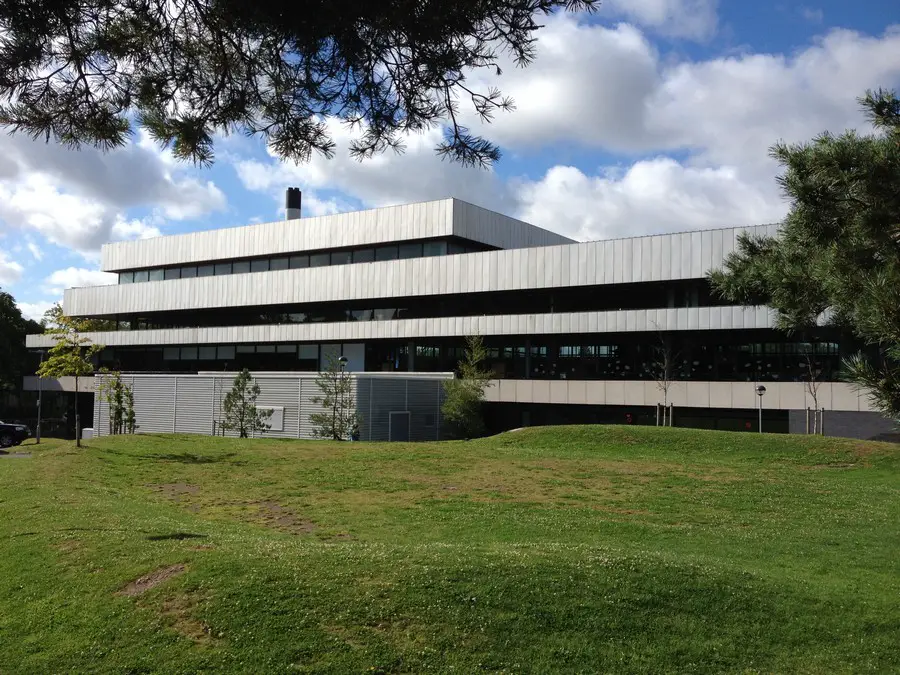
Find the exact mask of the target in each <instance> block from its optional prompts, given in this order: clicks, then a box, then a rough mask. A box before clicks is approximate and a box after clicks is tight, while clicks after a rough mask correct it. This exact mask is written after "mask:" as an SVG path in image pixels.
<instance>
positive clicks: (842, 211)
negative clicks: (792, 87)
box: [710, 91, 900, 418]
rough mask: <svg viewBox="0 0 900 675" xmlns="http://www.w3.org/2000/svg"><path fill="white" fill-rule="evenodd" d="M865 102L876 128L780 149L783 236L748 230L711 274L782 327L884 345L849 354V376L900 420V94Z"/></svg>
mask: <svg viewBox="0 0 900 675" xmlns="http://www.w3.org/2000/svg"><path fill="white" fill-rule="evenodd" d="M860 103H861V105H862V106H863V108H864V110H865V111H866V112H867V114H868V116H869V119H870V120H871V121H872V122H873V124H874V125H875V127H876V133H874V134H870V135H860V134H857V133H855V132H852V131H848V132H846V133H844V134H843V135H841V136H833V135H831V134H829V133H824V134H822V135H820V136H819V137H817V138H815V139H814V140H813V141H811V142H809V143H801V144H797V145H787V144H783V143H779V144H777V145H775V146H774V147H773V149H772V155H773V157H775V158H776V159H777V160H778V162H779V163H780V164H781V165H782V167H784V173H783V174H782V175H781V176H780V177H779V179H778V180H779V183H780V185H781V187H782V188H783V190H784V193H785V194H786V195H787V197H788V198H789V199H790V201H791V210H790V213H789V214H788V216H787V217H786V218H785V220H784V222H783V223H782V227H781V231H780V233H779V234H778V236H777V237H772V238H760V237H753V236H749V235H744V236H742V237H741V239H740V241H739V246H738V250H737V251H736V252H735V253H733V254H732V255H731V256H729V257H728V258H727V260H726V261H725V265H724V268H723V269H722V270H718V271H715V272H713V273H712V274H711V275H710V278H711V281H712V283H713V286H714V287H715V288H716V289H717V290H718V291H719V292H720V293H721V294H722V295H723V296H724V297H726V298H728V299H730V300H731V301H734V302H740V303H744V304H767V305H769V306H771V307H773V308H774V309H775V310H776V312H777V316H778V325H779V326H780V327H781V328H784V329H787V330H789V331H795V332H800V331H803V330H808V329H809V328H810V327H814V326H816V325H819V324H822V323H829V324H833V325H838V326H842V327H845V328H846V329H848V330H850V331H852V332H853V334H855V335H856V336H857V337H858V338H860V339H861V340H862V341H863V342H864V343H866V344H868V345H870V346H872V347H873V348H876V349H877V351H878V352H879V354H878V357H877V358H873V357H871V356H867V355H864V354H859V355H856V356H854V357H853V358H851V359H849V361H848V362H847V363H846V364H845V366H846V374H847V377H848V378H849V379H850V380H851V381H853V382H856V383H858V384H859V385H861V386H863V387H865V388H867V389H868V390H870V391H871V392H872V394H873V399H874V401H875V402H876V404H877V405H878V407H879V408H880V409H881V410H882V411H883V412H884V413H886V414H887V415H889V416H892V417H894V418H900V99H898V98H897V97H896V95H895V94H894V93H892V92H887V91H877V92H869V93H867V94H866V96H865V97H863V98H862V99H860Z"/></svg>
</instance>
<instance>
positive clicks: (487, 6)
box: [0, 0, 598, 165]
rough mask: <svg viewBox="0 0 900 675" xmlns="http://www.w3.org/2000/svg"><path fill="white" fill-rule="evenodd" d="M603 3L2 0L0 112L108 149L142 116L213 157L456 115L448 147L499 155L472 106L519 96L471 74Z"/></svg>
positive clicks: (23, 126) (20, 124)
mask: <svg viewBox="0 0 900 675" xmlns="http://www.w3.org/2000/svg"><path fill="white" fill-rule="evenodd" d="M597 1H598V0H454V1H453V2H439V1H435V0H431V1H425V2H423V1H422V0H390V1H389V2H358V1H348V0H291V1H288V0H266V1H265V2H259V1H251V0H43V1H41V2H35V1H34V0H0V35H2V36H3V39H2V40H0V98H3V99H4V100H5V101H6V103H4V104H2V105H0V123H2V124H5V125H7V126H9V127H10V128H11V129H13V130H21V131H24V132H25V133H27V134H29V135H31V136H33V137H35V138H41V139H50V138H53V139H55V140H57V141H59V142H61V143H64V144H66V145H69V146H74V147H77V146H79V145H80V144H82V143H87V144H91V145H95V146H98V147H102V148H111V147H115V146H119V145H122V144H123V143H124V142H125V140H126V139H127V137H128V135H129V133H130V132H131V130H132V125H133V124H136V125H137V126H140V127H143V128H144V129H146V130H147V131H149V133H150V134H151V136H152V137H153V138H154V139H156V140H157V141H159V142H160V143H163V144H166V145H168V146H170V147H171V148H172V151H173V152H174V154H175V156H176V157H179V158H182V159H189V160H192V161H195V162H199V163H202V164H205V163H209V162H211V161H212V160H213V136H214V134H217V133H228V132H233V131H241V132H243V133H246V134H248V135H257V136H260V137H262V138H263V139H265V141H266V142H267V143H268V144H269V145H270V147H271V148H272V149H273V150H274V152H275V153H276V154H277V155H278V156H280V157H282V158H285V159H291V160H294V161H306V160H308V159H309V157H310V155H311V153H312V152H314V151H315V152H319V153H322V154H324V155H326V156H330V155H331V154H332V152H333V150H334V143H333V141H332V139H331V137H330V135H329V133H328V130H327V127H326V124H325V122H324V119H323V118H324V117H325V116H337V117H338V118H340V119H342V120H344V121H346V122H347V123H348V124H350V125H354V126H356V127H359V128H360V129H361V130H362V133H361V135H360V137H359V139H358V140H357V141H356V142H354V143H353V145H352V146H351V148H350V152H351V153H352V154H353V155H354V156H356V157H358V158H364V157H369V156H371V155H372V154H373V153H377V152H380V151H383V150H385V149H386V148H394V149H401V148H402V145H401V136H400V134H402V133H403V132H407V131H412V132H415V131H421V130H424V129H428V128H430V127H433V126H434V125H435V124H441V123H444V124H447V133H446V140H445V141H444V142H443V143H442V144H441V145H440V146H439V148H438V151H439V152H440V153H442V154H443V155H444V156H447V157H450V158H451V159H454V160H457V161H460V162H462V163H464V164H480V165H484V164H489V163H491V162H493V161H495V160H496V159H497V158H498V157H499V151H498V150H497V148H496V147H495V146H494V145H493V144H491V143H490V142H488V141H487V140H485V139H483V138H480V137H478V136H476V135H473V134H471V133H470V132H469V130H468V129H466V127H465V126H463V124H462V123H461V122H460V118H459V114H460V103H463V102H467V104H468V105H470V106H471V107H472V108H473V109H474V111H475V112H476V113H477V115H478V116H479V117H480V118H482V119H484V120H489V119H490V118H491V116H492V114H493V113H494V111H496V110H498V109H499V110H508V109H511V108H512V101H510V100H509V99H507V98H504V97H503V96H502V95H501V93H500V92H499V91H496V90H494V89H489V90H486V91H476V90H475V89H472V88H471V87H470V85H469V84H468V83H467V79H466V76H467V75H469V74H471V73H473V72H476V71H478V70H482V69H485V68H487V69H489V70H499V68H498V57H499V56H500V54H501V53H503V52H507V53H509V54H511V56H512V57H513V59H514V61H515V62H516V63H517V64H518V65H520V66H521V65H526V64H528V63H530V62H531V61H532V59H533V58H534V41H535V33H536V31H537V30H538V29H539V28H540V24H539V20H540V17H542V16H544V15H547V14H549V13H551V12H553V11H555V10H558V9H566V10H588V11H589V10H592V9H593V8H594V7H595V5H596V4H597Z"/></svg>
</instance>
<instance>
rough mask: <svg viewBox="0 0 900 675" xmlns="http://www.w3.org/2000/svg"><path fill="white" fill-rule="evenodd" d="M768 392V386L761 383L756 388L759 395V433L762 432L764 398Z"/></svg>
mask: <svg viewBox="0 0 900 675" xmlns="http://www.w3.org/2000/svg"><path fill="white" fill-rule="evenodd" d="M765 393H766V388H765V387H764V386H763V385H759V386H758V387H757V388H756V395H757V396H759V433H762V398H763V396H764V395H765Z"/></svg>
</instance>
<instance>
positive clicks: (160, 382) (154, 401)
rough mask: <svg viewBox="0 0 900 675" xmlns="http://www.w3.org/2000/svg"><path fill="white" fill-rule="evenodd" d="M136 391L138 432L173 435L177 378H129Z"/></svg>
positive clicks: (135, 409)
mask: <svg viewBox="0 0 900 675" xmlns="http://www.w3.org/2000/svg"><path fill="white" fill-rule="evenodd" d="M129 379H131V380H132V382H133V384H132V387H133V389H134V416H135V421H136V423H137V425H138V431H140V432H143V433H147V432H157V433H172V431H173V422H174V421H175V420H174V415H175V378H174V377H140V376H129Z"/></svg>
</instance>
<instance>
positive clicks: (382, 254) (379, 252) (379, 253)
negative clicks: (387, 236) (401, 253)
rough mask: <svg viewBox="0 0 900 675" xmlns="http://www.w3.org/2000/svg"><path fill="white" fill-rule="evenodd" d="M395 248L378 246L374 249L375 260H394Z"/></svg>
mask: <svg viewBox="0 0 900 675" xmlns="http://www.w3.org/2000/svg"><path fill="white" fill-rule="evenodd" d="M396 259H397V247H396V246H379V247H378V248H376V249H375V260H396Z"/></svg>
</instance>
